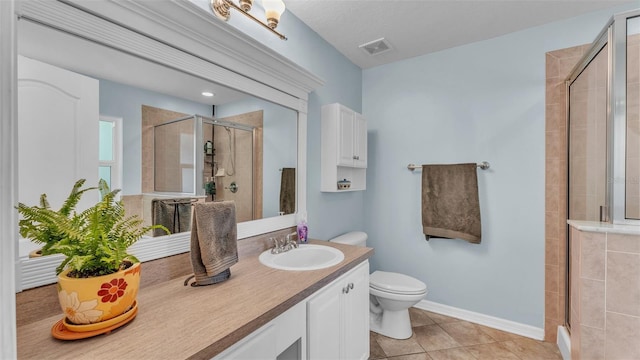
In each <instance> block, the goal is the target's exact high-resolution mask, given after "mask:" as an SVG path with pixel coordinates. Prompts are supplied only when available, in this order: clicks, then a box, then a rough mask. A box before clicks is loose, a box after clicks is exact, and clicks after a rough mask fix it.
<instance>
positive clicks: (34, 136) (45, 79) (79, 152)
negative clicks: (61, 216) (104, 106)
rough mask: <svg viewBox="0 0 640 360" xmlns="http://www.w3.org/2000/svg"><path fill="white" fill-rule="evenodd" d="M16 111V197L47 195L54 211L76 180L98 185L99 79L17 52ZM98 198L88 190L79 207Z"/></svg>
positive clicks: (30, 199)
mask: <svg viewBox="0 0 640 360" xmlns="http://www.w3.org/2000/svg"><path fill="white" fill-rule="evenodd" d="M18 114H19V117H20V118H19V121H20V126H19V127H18V139H19V141H18V143H19V149H18V154H19V159H18V164H19V169H18V171H19V175H18V176H19V179H20V193H19V195H18V201H20V202H22V203H25V204H27V205H36V204H38V203H39V199H40V194H43V193H46V194H47V198H48V200H49V202H50V204H51V206H52V207H53V208H54V209H57V208H58V207H60V206H61V205H62V202H63V201H64V199H66V197H67V195H68V194H69V191H70V190H71V187H72V186H73V184H74V183H75V182H76V180H78V179H86V180H87V185H89V186H95V185H96V184H97V183H98V169H97V167H96V164H97V163H98V148H97V147H96V146H95V144H97V143H98V118H99V111H98V81H96V80H94V79H92V78H89V77H86V76H83V75H80V74H76V73H73V72H70V71H67V70H64V69H61V68H58V67H55V66H51V65H49V64H46V63H43V62H40V61H36V60H33V59H29V58H26V57H22V56H20V57H19V58H18ZM91 196H93V198H91ZM96 200H97V195H94V194H87V195H86V196H85V197H84V198H83V199H82V200H81V202H80V203H79V204H78V209H85V208H87V207H89V206H90V204H92V203H93V202H95V201H96Z"/></svg>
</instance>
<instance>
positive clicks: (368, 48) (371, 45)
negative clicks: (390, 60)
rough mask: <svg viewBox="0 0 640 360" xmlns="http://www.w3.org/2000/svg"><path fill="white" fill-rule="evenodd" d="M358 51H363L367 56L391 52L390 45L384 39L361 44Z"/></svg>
mask: <svg viewBox="0 0 640 360" xmlns="http://www.w3.org/2000/svg"><path fill="white" fill-rule="evenodd" d="M358 47H359V48H360V49H362V50H364V51H365V52H366V53H367V54H369V55H372V56H373V55H378V54H382V53H383V52H386V51H389V50H391V49H392V48H391V44H389V42H388V41H387V40H386V39H385V38H380V39H378V40H373V41H370V42H368V43H366V44H362V45H360V46H358Z"/></svg>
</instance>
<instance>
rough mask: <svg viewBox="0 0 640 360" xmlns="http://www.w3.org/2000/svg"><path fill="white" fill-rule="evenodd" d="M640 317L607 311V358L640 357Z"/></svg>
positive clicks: (624, 358)
mask: <svg viewBox="0 0 640 360" xmlns="http://www.w3.org/2000/svg"><path fill="white" fill-rule="evenodd" d="M638 338H640V318H638V317H632V316H627V315H622V314H616V313H612V312H607V330H606V332H605V347H604V351H605V359H607V360H629V359H640V341H638Z"/></svg>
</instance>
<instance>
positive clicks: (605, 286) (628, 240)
mask: <svg viewBox="0 0 640 360" xmlns="http://www.w3.org/2000/svg"><path fill="white" fill-rule="evenodd" d="M571 263H572V266H571V283H572V286H571V324H572V325H571V358H572V359H574V360H579V359H607V360H612V359H616V360H625V359H640V343H639V342H638V338H639V337H640V302H639V301H638V300H639V299H640V281H639V279H640V236H638V235H625V234H616V233H610V232H588V231H580V230H577V229H576V228H574V227H571Z"/></svg>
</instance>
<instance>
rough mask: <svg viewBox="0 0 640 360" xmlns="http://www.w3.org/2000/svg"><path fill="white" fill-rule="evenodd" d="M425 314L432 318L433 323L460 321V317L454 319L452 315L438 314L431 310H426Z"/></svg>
mask: <svg viewBox="0 0 640 360" xmlns="http://www.w3.org/2000/svg"><path fill="white" fill-rule="evenodd" d="M425 312H426V313H427V316H429V318H431V320H433V322H434V323H436V324H444V323H450V322H454V321H461V320H460V319H456V318H453V317H449V316H446V315H440V314H436V313H433V312H431V311H426V310H425Z"/></svg>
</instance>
